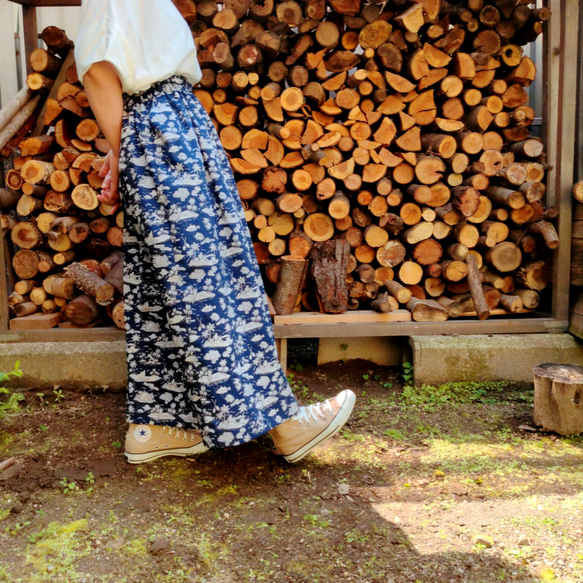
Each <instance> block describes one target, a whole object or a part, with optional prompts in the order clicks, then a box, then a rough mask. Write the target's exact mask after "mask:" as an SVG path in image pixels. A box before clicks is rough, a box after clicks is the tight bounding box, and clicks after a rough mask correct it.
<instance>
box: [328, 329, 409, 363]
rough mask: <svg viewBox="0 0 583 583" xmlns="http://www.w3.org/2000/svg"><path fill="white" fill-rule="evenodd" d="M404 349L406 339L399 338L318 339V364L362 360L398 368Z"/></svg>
mask: <svg viewBox="0 0 583 583" xmlns="http://www.w3.org/2000/svg"><path fill="white" fill-rule="evenodd" d="M404 348H405V349H406V348H408V347H407V338H406V337H401V336H384V337H374V338H370V337H360V336H359V337H356V338H320V340H319V342H318V364H326V363H327V362H337V361H338V360H354V359H357V358H362V359H363V360H368V361H370V362H373V363H374V364H378V365H380V366H398V365H400V364H401V362H402V358H403V349H404Z"/></svg>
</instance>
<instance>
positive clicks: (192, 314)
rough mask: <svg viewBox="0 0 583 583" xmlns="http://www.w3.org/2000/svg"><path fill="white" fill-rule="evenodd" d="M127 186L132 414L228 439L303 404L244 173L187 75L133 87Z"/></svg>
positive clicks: (126, 121) (221, 442)
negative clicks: (258, 248) (277, 320)
mask: <svg viewBox="0 0 583 583" xmlns="http://www.w3.org/2000/svg"><path fill="white" fill-rule="evenodd" d="M120 192H121V198H122V203H123V206H124V256H125V263H124V314H125V331H126V343H127V364H128V415H127V419H128V421H129V422H131V423H138V424H155V425H169V426H175V427H183V428H187V429H196V430H199V431H201V433H202V436H203V440H204V442H205V444H206V445H207V446H208V447H216V448H220V447H228V446H233V445H237V444H240V443H244V442H247V441H250V440H252V439H254V438H255V437H257V436H259V435H262V434H263V433H266V432H267V431H269V430H270V429H272V428H273V427H275V426H276V425H278V424H280V423H282V422H283V421H285V420H286V419H288V418H289V417H291V416H292V415H293V414H295V413H296V412H297V403H296V400H295V398H294V396H293V393H292V391H291V389H290V386H289V384H288V382H287V379H286V377H285V374H284V373H283V371H282V369H281V366H280V364H279V360H278V357H277V350H276V346H275V339H274V336H273V328H272V324H271V319H270V316H269V311H268V307H267V300H266V296H265V291H264V289H263V282H262V280H261V276H260V273H259V267H258V265H257V260H256V258H255V254H254V252H253V247H252V244H251V238H250V235H249V230H248V228H247V224H246V222H245V218H244V213H243V208H242V205H241V201H240V199H239V195H238V192H237V187H236V184H235V180H234V178H233V175H232V172H231V168H230V165H229V162H228V160H227V157H226V154H225V152H224V150H223V147H222V145H221V143H220V141H219V138H218V135H217V133H216V131H215V128H214V126H213V124H212V122H211V120H210V118H209V116H208V115H207V113H206V111H205V110H204V109H203V107H202V106H201V104H200V102H199V101H198V100H197V99H196V98H195V97H194V95H193V94H192V89H191V86H190V85H189V83H188V82H187V81H186V80H185V79H184V78H182V77H178V76H174V77H171V78H170V79H167V80H165V81H161V82H159V83H156V84H155V85H153V86H152V87H151V88H150V89H148V90H147V91H145V92H144V93H141V94H139V95H133V96H125V97H124V116H123V125H122V144H121V154H120Z"/></svg>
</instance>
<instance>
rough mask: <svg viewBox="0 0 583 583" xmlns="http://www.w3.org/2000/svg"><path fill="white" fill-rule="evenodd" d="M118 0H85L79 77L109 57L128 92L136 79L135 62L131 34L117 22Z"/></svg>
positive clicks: (79, 41)
mask: <svg viewBox="0 0 583 583" xmlns="http://www.w3.org/2000/svg"><path fill="white" fill-rule="evenodd" d="M112 1H113V2H115V0H85V1H84V3H83V4H84V11H83V13H82V18H81V23H80V26H79V35H78V38H77V42H76V43H75V61H76V63H77V72H78V75H79V79H80V80H81V82H83V77H84V76H85V74H86V73H87V71H88V70H89V68H90V67H91V65H93V64H94V63H99V62H101V61H107V62H108V63H111V64H112V65H113V66H114V67H115V68H116V70H117V73H118V75H119V78H120V80H121V84H122V90H123V91H124V92H125V91H126V90H127V88H128V87H132V86H133V84H134V79H135V73H136V71H135V62H134V57H133V54H132V50H131V46H130V43H129V42H128V39H127V36H126V34H125V32H124V30H123V28H122V26H120V23H118V22H117V18H116V10H114V9H112V5H111V2H112Z"/></svg>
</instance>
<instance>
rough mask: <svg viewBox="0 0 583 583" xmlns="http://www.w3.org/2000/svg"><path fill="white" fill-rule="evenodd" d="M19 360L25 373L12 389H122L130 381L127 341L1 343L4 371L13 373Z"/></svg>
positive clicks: (0, 360) (13, 382)
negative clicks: (127, 363) (128, 375)
mask: <svg viewBox="0 0 583 583" xmlns="http://www.w3.org/2000/svg"><path fill="white" fill-rule="evenodd" d="M17 360H20V368H21V370H22V372H23V373H24V374H23V377H22V378H21V379H17V380H14V381H12V382H11V385H10V386H16V385H17V386H19V387H22V388H29V387H40V388H52V387H53V386H54V385H61V386H62V387H65V388H75V389H89V388H98V387H109V388H110V389H113V390H120V389H124V388H125V386H126V382H127V366H126V345H125V342H124V341H116V342H28V343H24V342H18V343H0V370H1V371H3V372H8V371H11V370H13V368H14V363H15V362H16V361H17Z"/></svg>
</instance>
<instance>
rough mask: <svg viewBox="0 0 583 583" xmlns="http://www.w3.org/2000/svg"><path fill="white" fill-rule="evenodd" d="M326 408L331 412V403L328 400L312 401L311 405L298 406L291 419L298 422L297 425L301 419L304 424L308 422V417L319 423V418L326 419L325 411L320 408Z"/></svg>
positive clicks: (300, 422)
mask: <svg viewBox="0 0 583 583" xmlns="http://www.w3.org/2000/svg"><path fill="white" fill-rule="evenodd" d="M323 407H324V408H325V409H327V410H328V411H329V412H330V413H333V412H334V410H333V409H332V403H330V401H329V400H326V401H324V402H323V403H314V404H313V405H308V406H306V407H300V410H299V411H298V412H297V413H296V414H295V415H294V416H293V419H294V420H295V421H297V422H298V425H301V424H302V421H303V422H304V423H305V424H306V425H309V424H310V418H311V419H312V420H313V421H314V423H320V419H322V420H323V421H325V420H326V413H324V412H323V411H322V408H323Z"/></svg>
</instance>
